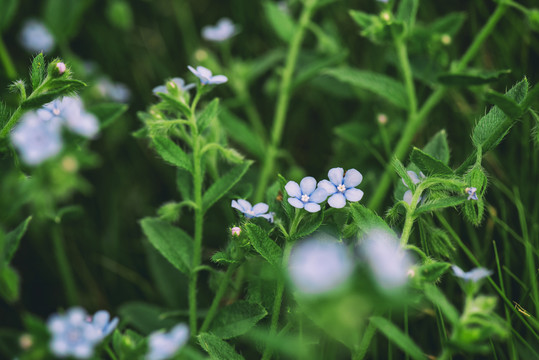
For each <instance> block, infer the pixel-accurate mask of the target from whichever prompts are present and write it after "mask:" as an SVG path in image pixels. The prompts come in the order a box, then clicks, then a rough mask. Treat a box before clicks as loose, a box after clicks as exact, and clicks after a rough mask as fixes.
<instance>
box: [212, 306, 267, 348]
mask: <svg viewBox="0 0 539 360" xmlns="http://www.w3.org/2000/svg"><path fill="white" fill-rule="evenodd" d="M267 314H268V312H267V311H266V309H264V308H263V307H262V306H260V305H259V304H255V303H250V302H247V301H241V300H240V301H236V302H235V303H233V304H232V305H229V306H226V307H224V308H222V309H221V310H219V312H218V313H217V315H216V316H215V319H214V320H213V321H212V323H211V328H210V329H211V330H210V331H211V333H212V334H214V335H216V336H218V337H220V338H221V339H231V338H233V337H236V336H240V335H243V334H245V333H246V332H247V331H249V330H250V329H251V328H252V327H253V326H255V325H256V323H257V322H259V321H260V320H261V319H263V318H264V317H265V316H266V315H267Z"/></svg>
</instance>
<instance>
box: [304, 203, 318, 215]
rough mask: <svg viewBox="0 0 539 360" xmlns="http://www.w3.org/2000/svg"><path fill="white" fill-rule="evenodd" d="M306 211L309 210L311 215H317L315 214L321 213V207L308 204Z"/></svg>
mask: <svg viewBox="0 0 539 360" xmlns="http://www.w3.org/2000/svg"><path fill="white" fill-rule="evenodd" d="M305 210H307V211H308V212H310V213H315V212H318V211H320V205H318V204H316V203H313V202H308V203H307V204H305Z"/></svg>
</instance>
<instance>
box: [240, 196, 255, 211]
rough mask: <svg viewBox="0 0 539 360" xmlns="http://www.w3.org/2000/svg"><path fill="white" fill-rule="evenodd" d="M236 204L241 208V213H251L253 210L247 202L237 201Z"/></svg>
mask: <svg viewBox="0 0 539 360" xmlns="http://www.w3.org/2000/svg"><path fill="white" fill-rule="evenodd" d="M238 204H240V206H241V207H242V208H243V212H247V211H251V210H252V209H253V206H252V205H251V203H250V202H249V201H247V200H243V199H238Z"/></svg>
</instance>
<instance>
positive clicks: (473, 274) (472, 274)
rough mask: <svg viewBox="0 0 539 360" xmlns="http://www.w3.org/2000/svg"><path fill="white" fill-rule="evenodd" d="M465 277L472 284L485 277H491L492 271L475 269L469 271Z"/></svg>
mask: <svg viewBox="0 0 539 360" xmlns="http://www.w3.org/2000/svg"><path fill="white" fill-rule="evenodd" d="M467 275H468V276H467V277H468V279H470V280H472V281H473V282H477V281H479V280H481V279H483V278H485V277H487V276H490V275H492V271H491V270H488V269H485V268H475V269H473V270H470V271H469V272H468V273H467Z"/></svg>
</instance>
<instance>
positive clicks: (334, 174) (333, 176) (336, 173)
mask: <svg viewBox="0 0 539 360" xmlns="http://www.w3.org/2000/svg"><path fill="white" fill-rule="evenodd" d="M343 174H344V169H343V168H333V169H331V170H329V172H328V177H329V181H331V182H332V183H333V185H335V186H339V185H341V184H342V177H343Z"/></svg>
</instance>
